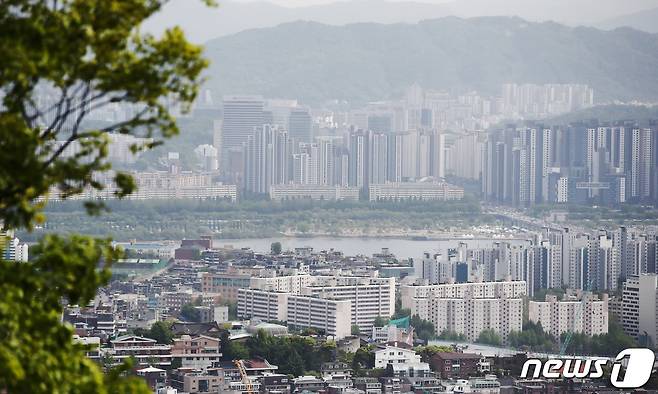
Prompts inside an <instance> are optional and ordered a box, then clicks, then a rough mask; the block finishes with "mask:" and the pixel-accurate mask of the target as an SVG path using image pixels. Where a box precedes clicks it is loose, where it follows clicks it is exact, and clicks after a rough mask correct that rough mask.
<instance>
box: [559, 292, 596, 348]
mask: <svg viewBox="0 0 658 394" xmlns="http://www.w3.org/2000/svg"><path fill="white" fill-rule="evenodd" d="M591 291H592V281H591V280H590V281H589V282H587V289H585V290H583V295H582V296H581V300H580V304H578V306H577V309H576V314H575V316H574V319H573V324H574V328H573V330H571V331H569V332H567V336H566V337H565V338H564V342H562V346H560V355H561V356H564V354H565V353H566V352H567V348H568V347H569V344H570V343H571V340H572V339H573V336H574V334H575V332H576V327H575V326H576V322H577V321H578V320H580V319H581V318H582V316H583V311H584V310H585V306H586V305H587V299H588V294H589V293H591Z"/></svg>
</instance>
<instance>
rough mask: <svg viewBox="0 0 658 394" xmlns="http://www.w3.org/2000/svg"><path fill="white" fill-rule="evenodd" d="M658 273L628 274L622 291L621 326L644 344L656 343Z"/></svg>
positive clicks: (657, 329)
mask: <svg viewBox="0 0 658 394" xmlns="http://www.w3.org/2000/svg"><path fill="white" fill-rule="evenodd" d="M657 315H658V275H657V274H655V273H651V274H641V275H637V276H630V277H628V278H627V279H626V281H625V282H624V289H623V293H622V316H621V321H622V326H623V328H624V331H625V332H626V334H628V335H630V336H632V337H634V338H636V339H638V340H639V341H640V343H641V344H644V346H647V347H648V346H650V345H653V346H655V345H656V343H658V316H657Z"/></svg>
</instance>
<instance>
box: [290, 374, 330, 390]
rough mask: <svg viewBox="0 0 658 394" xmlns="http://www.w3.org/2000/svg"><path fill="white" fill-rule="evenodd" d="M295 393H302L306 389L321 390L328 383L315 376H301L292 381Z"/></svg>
mask: <svg viewBox="0 0 658 394" xmlns="http://www.w3.org/2000/svg"><path fill="white" fill-rule="evenodd" d="M292 387H293V393H301V392H304V391H311V392H313V391H319V390H324V389H325V387H326V384H325V382H324V380H322V379H319V378H316V377H315V376H300V377H297V378H295V379H293V381H292Z"/></svg>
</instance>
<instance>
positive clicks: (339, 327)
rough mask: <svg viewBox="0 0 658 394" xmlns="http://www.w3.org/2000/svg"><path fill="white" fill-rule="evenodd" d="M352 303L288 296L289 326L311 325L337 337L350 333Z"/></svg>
mask: <svg viewBox="0 0 658 394" xmlns="http://www.w3.org/2000/svg"><path fill="white" fill-rule="evenodd" d="M351 307H352V303H351V302H350V301H348V300H342V301H341V300H331V299H324V298H316V297H305V296H293V295H291V296H290V297H288V317H287V322H288V325H289V326H294V327H313V328H318V329H321V330H324V332H325V333H326V334H327V335H333V336H335V337H336V338H338V339H342V338H345V337H347V336H349V335H351V330H352V311H351Z"/></svg>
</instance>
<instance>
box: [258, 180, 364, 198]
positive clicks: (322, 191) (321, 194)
mask: <svg viewBox="0 0 658 394" xmlns="http://www.w3.org/2000/svg"><path fill="white" fill-rule="evenodd" d="M270 198H271V199H272V200H274V201H281V200H298V199H310V200H325V201H358V200H359V188H357V187H342V186H331V185H312V184H295V183H291V184H285V185H272V186H271V187H270Z"/></svg>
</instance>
